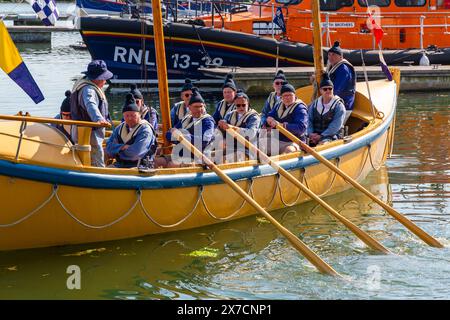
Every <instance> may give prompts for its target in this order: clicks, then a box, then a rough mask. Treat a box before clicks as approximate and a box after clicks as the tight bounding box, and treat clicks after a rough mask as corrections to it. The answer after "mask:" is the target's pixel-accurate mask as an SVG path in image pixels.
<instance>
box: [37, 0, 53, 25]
mask: <svg viewBox="0 0 450 320" xmlns="http://www.w3.org/2000/svg"><path fill="white" fill-rule="evenodd" d="M31 7H32V8H33V10H34V12H36V14H37V15H38V17H39V19H41V21H42V23H44V24H45V25H46V26H54V25H55V24H56V20H58V18H59V11H58V8H57V7H56V2H55V0H32V4H31Z"/></svg>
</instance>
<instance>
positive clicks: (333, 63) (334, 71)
mask: <svg viewBox="0 0 450 320" xmlns="http://www.w3.org/2000/svg"><path fill="white" fill-rule="evenodd" d="M327 72H328V74H329V75H330V79H331V81H333V84H334V94H335V95H337V96H339V97H341V98H342V100H344V105H345V109H346V110H347V111H346V117H345V122H346V121H347V119H348V117H349V116H350V114H351V112H352V110H353V104H354V103H355V92H356V91H355V87H356V73H355V68H354V67H353V65H352V64H351V63H350V62H348V61H347V60H346V59H344V55H343V52H342V49H341V47H340V46H339V41H336V42H335V43H334V45H333V46H332V47H331V48H330V49H329V50H328V65H327ZM345 122H344V123H345Z"/></svg>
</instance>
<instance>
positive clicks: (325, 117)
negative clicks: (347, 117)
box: [311, 96, 344, 134]
mask: <svg viewBox="0 0 450 320" xmlns="http://www.w3.org/2000/svg"><path fill="white" fill-rule="evenodd" d="M339 102H340V103H342V104H344V101H343V100H342V99H341V98H340V97H338V96H334V97H333V99H332V100H331V101H330V103H331V106H330V109H329V110H328V111H327V112H325V113H323V111H324V109H323V110H322V113H319V111H318V106H319V105H320V106H322V107H323V104H322V97H319V98H318V99H316V101H314V103H313V105H312V106H311V108H313V121H312V123H313V127H314V132H315V133H318V134H321V133H322V132H324V131H325V130H326V129H327V128H328V126H329V125H330V123H331V121H333V118H334V114H335V111H336V106H337V104H338V103H339Z"/></svg>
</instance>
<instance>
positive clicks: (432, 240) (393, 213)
mask: <svg viewBox="0 0 450 320" xmlns="http://www.w3.org/2000/svg"><path fill="white" fill-rule="evenodd" d="M277 129H278V130H279V131H280V132H281V133H282V134H283V135H285V136H286V137H288V138H289V139H290V140H292V141H293V142H295V143H297V144H298V145H300V146H301V147H302V148H303V149H304V150H305V151H307V152H308V153H310V154H311V155H313V156H314V157H315V158H316V159H317V160H319V161H320V162H321V163H323V164H324V165H326V166H327V167H328V168H330V169H331V170H333V171H334V172H336V173H337V174H339V175H340V176H341V177H342V178H343V179H345V180H346V181H347V182H348V183H350V184H351V185H352V186H354V187H355V188H356V189H358V190H359V191H361V192H362V193H364V194H365V195H367V196H368V197H369V198H370V199H372V200H373V201H375V202H376V203H377V204H379V205H380V206H381V207H382V208H383V209H384V210H386V212H387V213H389V214H390V215H391V216H392V217H394V218H395V219H396V220H397V221H399V222H400V223H401V224H403V225H404V226H405V227H406V228H407V229H408V230H409V231H411V232H412V233H414V234H415V235H416V236H418V237H419V238H420V239H422V240H423V241H424V242H426V243H427V244H428V245H430V246H432V247H436V248H443V247H444V246H443V245H442V244H441V243H440V242H439V241H437V240H436V239H435V238H433V237H432V236H430V235H429V234H428V233H426V232H425V231H424V230H422V229H421V228H419V227H418V226H417V225H415V224H414V223H413V222H411V220H409V219H408V218H406V217H405V216H403V215H402V214H400V213H399V212H397V211H396V210H395V209H394V208H392V207H391V206H389V205H387V204H386V203H384V202H383V201H381V200H380V199H378V198H377V197H376V196H375V195H374V194H372V193H371V192H370V191H369V190H367V189H366V188H364V187H363V186H362V185H360V184H359V183H358V182H357V181H356V180H355V179H353V178H352V177H350V176H349V175H347V174H346V173H345V172H344V171H342V170H341V169H339V168H338V167H336V166H335V165H334V164H333V163H331V162H330V161H328V160H327V159H325V158H324V157H323V156H321V155H320V154H319V153H317V152H316V151H315V150H314V149H313V148H311V147H310V146H309V145H307V144H306V143H304V142H303V141H301V140H300V139H299V138H297V137H296V136H295V135H293V134H292V133H290V132H289V131H288V130H286V129H285V128H283V126H281V125H277Z"/></svg>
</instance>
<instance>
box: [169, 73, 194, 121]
mask: <svg viewBox="0 0 450 320" xmlns="http://www.w3.org/2000/svg"><path fill="white" fill-rule="evenodd" d="M193 88H194V84H193V83H192V81H191V79H186V80H184V85H183V87H182V88H181V94H180V96H181V101H180V102H177V103H175V104H174V106H173V107H172V109H171V110H170V122H171V123H172V127H175V125H176V124H177V123H178V122H179V121H180V120H181V119H183V118H184V117H185V116H186V115H187V114H188V113H189V109H188V106H189V99H191V96H192V89H193Z"/></svg>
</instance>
